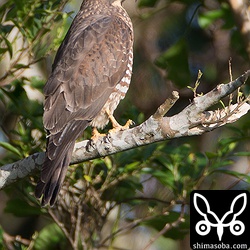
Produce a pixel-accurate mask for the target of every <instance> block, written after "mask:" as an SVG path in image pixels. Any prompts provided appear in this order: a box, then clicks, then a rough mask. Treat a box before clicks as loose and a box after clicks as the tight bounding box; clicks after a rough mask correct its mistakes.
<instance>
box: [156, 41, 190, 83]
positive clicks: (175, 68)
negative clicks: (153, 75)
mask: <svg viewBox="0 0 250 250" xmlns="http://www.w3.org/2000/svg"><path fill="white" fill-rule="evenodd" d="M155 64H156V65H157V66H158V67H160V68H162V69H166V71H167V75H168V78H169V79H170V80H172V81H173V82H174V83H175V84H176V85H178V86H179V87H186V86H187V83H189V82H190V80H191V75H190V71H189V64H188V48H187V43H186V41H185V39H180V40H179V41H178V42H177V43H175V44H174V45H173V46H171V47H170V48H169V49H168V50H167V51H166V52H165V53H163V54H162V55H160V56H159V57H158V58H157V59H156V61H155Z"/></svg>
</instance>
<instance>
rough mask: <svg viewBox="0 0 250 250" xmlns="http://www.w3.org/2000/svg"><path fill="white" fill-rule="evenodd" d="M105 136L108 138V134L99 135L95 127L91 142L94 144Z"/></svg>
mask: <svg viewBox="0 0 250 250" xmlns="http://www.w3.org/2000/svg"><path fill="white" fill-rule="evenodd" d="M104 136H106V134H101V133H99V131H98V130H97V128H96V127H93V129H92V136H91V140H92V141H93V142H96V141H97V140H98V139H99V138H100V137H104Z"/></svg>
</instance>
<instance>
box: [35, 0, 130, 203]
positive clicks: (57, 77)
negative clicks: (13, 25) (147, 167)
mask: <svg viewBox="0 0 250 250" xmlns="http://www.w3.org/2000/svg"><path fill="white" fill-rule="evenodd" d="M122 2H123V0H83V2H82V5H81V7H80V10H79V12H78V14H77V15H76V17H75V18H74V20H73V22H72V24H71V27H70V29H69V30H68V32H67V34H66V36H65V38H64V40H63V42H62V44H61V46H60V47H59V49H58V51H57V54H56V57H55V60H54V63H53V65H52V73H51V75H50V76H49V79H48V81H47V83H46V85H45V87H44V95H45V102H44V115H43V123H44V127H45V129H46V130H47V134H48V135H47V147H46V158H45V162H44V165H43V167H42V171H41V176H40V180H39V181H38V184H37V187H36V191H35V195H36V197H37V198H40V197H41V196H42V202H41V203H42V205H46V204H49V205H51V206H53V205H54V204H55V202H56V198H57V195H58V193H59V191H60V188H61V185H62V183H63V181H64V178H65V175H66V172H67V168H68V165H69V163H70V160H71V156H72V152H73V148H74V145H75V140H76V139H77V138H78V137H79V136H80V135H81V134H82V133H83V131H84V130H85V129H86V128H87V127H88V126H92V127H94V128H101V129H102V128H104V127H105V126H106V125H107V124H108V122H109V120H111V122H112V123H113V126H118V124H117V123H116V122H115V120H114V118H113V116H112V115H113V112H114V110H115V109H116V107H117V105H118V104H119V102H120V100H121V99H123V98H124V97H125V94H126V92H127V90H128V87H129V84H130V79H131V74H132V64H133V27H132V23H131V20H130V18H129V16H128V14H127V12H126V11H125V9H124V8H123V7H122V5H121V4H122Z"/></svg>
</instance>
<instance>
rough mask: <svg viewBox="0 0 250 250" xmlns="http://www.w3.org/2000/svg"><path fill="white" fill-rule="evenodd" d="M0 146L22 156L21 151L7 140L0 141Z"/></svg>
mask: <svg viewBox="0 0 250 250" xmlns="http://www.w3.org/2000/svg"><path fill="white" fill-rule="evenodd" d="M0 147H2V148H5V149H7V150H8V151H10V152H12V153H14V154H16V155H18V156H19V157H23V155H22V153H21V152H20V151H19V150H18V149H17V148H15V147H14V146H12V145H11V144H10V143H8V142H3V141H0Z"/></svg>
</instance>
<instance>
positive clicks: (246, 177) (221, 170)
mask: <svg viewBox="0 0 250 250" xmlns="http://www.w3.org/2000/svg"><path fill="white" fill-rule="evenodd" d="M216 172H219V173H223V174H228V175H231V176H234V177H236V178H238V179H245V180H246V181H247V182H248V183H250V176H249V175H247V174H244V173H239V172H237V171H232V170H227V169H219V170H216Z"/></svg>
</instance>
